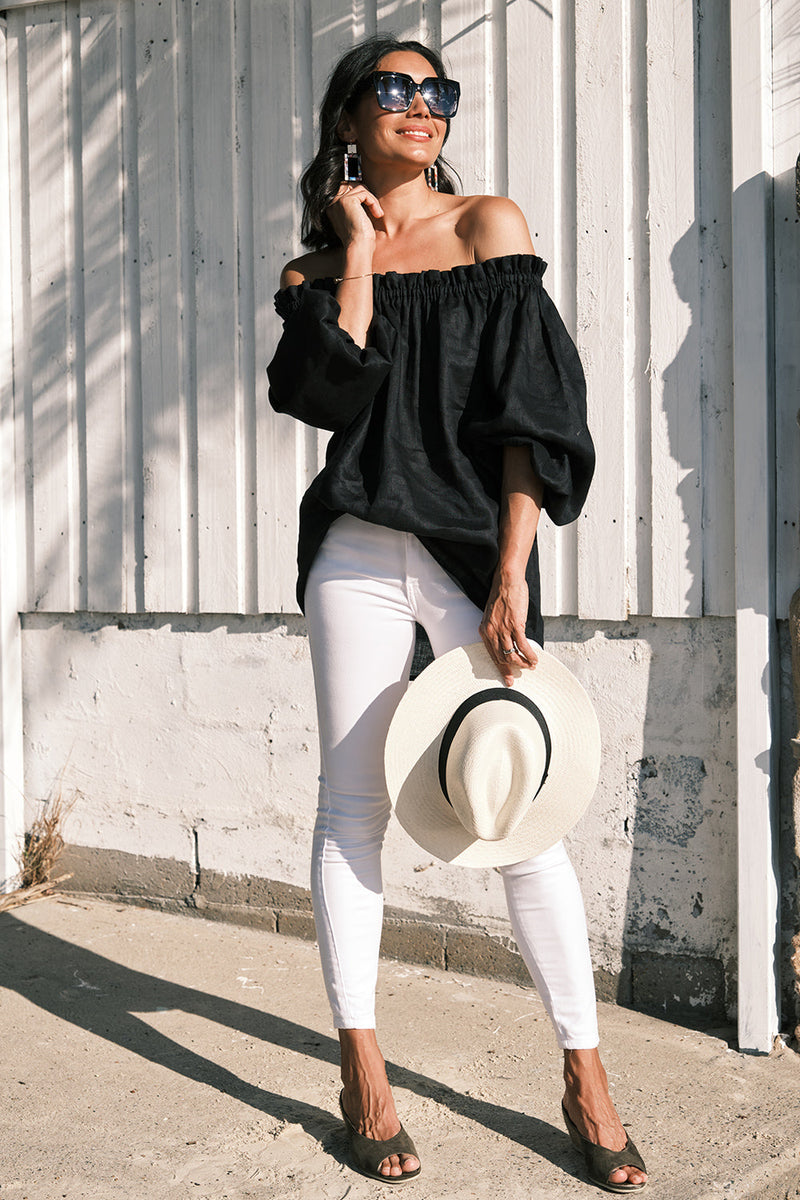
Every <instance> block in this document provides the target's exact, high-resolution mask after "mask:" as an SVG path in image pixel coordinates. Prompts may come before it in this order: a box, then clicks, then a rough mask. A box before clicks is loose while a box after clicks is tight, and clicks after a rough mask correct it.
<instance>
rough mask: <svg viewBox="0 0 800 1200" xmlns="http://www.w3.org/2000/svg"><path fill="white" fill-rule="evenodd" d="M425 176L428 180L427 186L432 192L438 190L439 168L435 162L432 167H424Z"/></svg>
mask: <svg viewBox="0 0 800 1200" xmlns="http://www.w3.org/2000/svg"><path fill="white" fill-rule="evenodd" d="M425 178H426V179H427V181H428V187H429V188H433V190H434V192H438V190H439V168H438V167H437V165H436V163H434V164H433V166H432V167H426V168H425Z"/></svg>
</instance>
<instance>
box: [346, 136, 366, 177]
mask: <svg viewBox="0 0 800 1200" xmlns="http://www.w3.org/2000/svg"><path fill="white" fill-rule="evenodd" d="M362 179H363V175H362V174H361V155H360V154H359V153H358V146H356V144H355V142H348V143H347V149H346V150H345V154H344V181H345V183H361V180H362Z"/></svg>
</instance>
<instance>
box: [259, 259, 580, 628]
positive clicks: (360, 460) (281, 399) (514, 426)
mask: <svg viewBox="0 0 800 1200" xmlns="http://www.w3.org/2000/svg"><path fill="white" fill-rule="evenodd" d="M545 267H546V264H545V263H544V262H543V261H542V259H540V258H538V257H537V256H536V255H531V254H513V255H505V256H503V257H500V258H491V259H487V260H486V261H485V262H482V263H475V264H472V265H469V266H460V267H453V268H452V269H451V270H449V271H421V272H417V273H413V274H398V273H397V272H394V271H390V272H388V273H387V274H386V275H376V276H375V277H374V280H373V299H374V316H373V320H372V325H371V333H370V342H371V344H370V345H369V346H367V347H366V349H361V348H360V347H359V346H357V345H356V343H355V342H354V341H353V339H352V338H351V337H350V335H349V334H348V333H346V332H345V331H344V330H343V329H341V328H340V326H339V324H338V315H339V305H338V303H337V301H336V299H335V296H334V294H333V293H334V291H335V288H336V284H335V283H334V281H333V280H332V279H317V280H314V281H313V282H312V283H302V284H299V285H293V286H292V287H288V288H285V289H284V290H282V291H280V292H278V293H277V295H276V296H275V307H276V309H277V311H278V314H279V315H280V316H281V317H282V318H283V321H284V328H283V335H282V337H281V340H280V342H279V344H278V347H277V350H276V351H275V356H274V358H273V359H272V362H271V363H270V365H269V367H268V368H267V373H268V375H269V383H270V390H269V399H270V403H271V404H272V406H273V408H275V409H276V410H277V411H278V412H285V413H290V414H291V415H292V416H294V417H297V418H298V419H299V420H301V421H304V422H306V424H308V425H314V426H317V427H319V428H322V429H330V430H333V437H332V438H331V440H330V443H329V446H328V452H327V458H326V463H325V467H324V468H323V470H322V471H321V472H320V474H319V475H318V476H317V477H316V479H315V480H314V482H313V483H312V484H311V486H310V488H309V489H308V491H307V492H306V494H305V496H304V497H303V500H302V503H301V506H300V538H299V548H298V567H299V578H298V583H297V598H298V602H299V604H300V608H301V609H302V608H303V599H304V593H305V585H306V580H307V578H308V572H309V570H310V568H311V564H312V563H313V561H314V557H315V555H316V553H317V550H318V549H319V547H320V545H321V544H322V541H323V539H324V537H325V534H326V532H327V530H328V528H329V526H330V525H331V524H332V522H333V521H335V520H336V518H337V517H339V516H341V515H342V514H344V513H350V514H351V515H352V516H356V517H360V518H361V519H362V520H364V521H371V522H373V523H374V524H377V525H384V526H388V527H389V528H391V529H399V530H404V531H407V532H410V533H413V534H415V535H416V536H417V537H418V538H419V540H420V541H421V542H422V544H423V545H424V546H425V547H426V548H427V550H428V551H429V552H430V553H431V554H432V555H433V557H434V558H435V559H436V561H437V562H438V563H439V565H440V566H441V567H442V568H443V569H444V570H445V571H446V572H447V574H448V575H450V577H451V578H452V579H454V580H455V581H456V583H458V584H459V586H460V587H461V589H462V590H463V591H464V592H465V593H466V595H467V596H468V597H469V599H470V600H472V601H473V603H474V604H476V605H477V606H478V608H480V609H481V610H483V608H484V606H485V604H486V601H487V599H488V596H489V591H490V588H491V582H492V576H493V574H494V570H495V567H496V565H497V560H498V531H499V529H498V516H499V506H500V498H501V486H502V474H503V470H502V468H503V455H502V449H503V446H504V445H512V446H529V447H530V456H531V464H532V466H533V469H534V471H535V472H536V474H537V476H538V477H539V479H540V480H541V481H542V484H543V485H544V499H543V506H544V508H545V509H546V510H547V512H548V513H549V515H550V517H551V518H552V520H553V521H554V522H555V523H556V524H557V525H565V524H567V523H568V522H569V521H573V520H574V519H575V518H576V517H577V516H578V513H579V512H580V510H581V508H582V506H583V503H584V501H585V499H586V494H587V492H588V490H589V484H590V482H591V479H592V473H593V471H594V447H593V445H592V439H591V436H590V434H589V430H588V428H587V425H586V387H585V382H584V376H583V370H582V368H581V364H580V360H579V358H578V353H577V350H576V349H575V346H574V345H573V342H572V340H571V338H570V336H569V334H568V333H567V331H566V329H565V328H564V325H563V322H562V321H561V318H560V316H559V315H558V312H557V311H556V308H555V306H554V304H553V302H552V300H551V299H550V297H549V296H548V295H547V293H546V292H545V290H544V288H543V287H542V275H543V273H544V271H545ZM526 578H527V582H528V587H529V595H530V602H529V610H528V636H530V637H534V638H535V639H536V640H537V641H538V642H540V643H541V641H542V635H543V625H542V618H541V600H540V587H539V567H538V554H537V549H536V543H535V542H534V547H533V551H532V553H531V557H530V561H529V563H528V569H527V572H526ZM476 637H477V631H476Z"/></svg>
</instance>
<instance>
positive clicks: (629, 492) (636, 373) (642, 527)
mask: <svg viewBox="0 0 800 1200" xmlns="http://www.w3.org/2000/svg"><path fill="white" fill-rule="evenodd" d="M623 21H624V36H623V47H624V59H623V91H624V96H625V123H624V127H623V142H622V152H623V204H624V209H625V266H624V270H625V312H626V316H625V342H624V346H623V360H624V365H623V371H624V394H625V405H626V440H625V447H624V453H625V495H626V512H625V546H626V551H625V555H626V570H627V587H628V606H629V609H630V610H631V611H632V612H637V613H649V612H650V611H651V609H652V603H653V585H652V572H653V549H652V534H653V511H652V491H651V471H652V458H651V453H650V450H651V441H652V437H651V430H652V420H651V404H652V397H651V386H650V379H651V367H650V352H651V343H650V328H651V321H652V309H651V303H650V228H649V219H650V169H649V153H648V147H649V116H650V110H649V105H648V101H647V87H648V62H649V60H648V53H647V35H648V28H647V9H646V6H644V5H642V4H641V3H639V0H625V5H624V8H623Z"/></svg>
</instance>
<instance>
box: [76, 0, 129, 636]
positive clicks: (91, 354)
mask: <svg viewBox="0 0 800 1200" xmlns="http://www.w3.org/2000/svg"><path fill="white" fill-rule="evenodd" d="M83 13H84V14H86V15H84V16H83V18H82V22H81V24H82V28H81V31H80V59H81V81H82V85H81V129H82V146H81V151H82V157H81V161H82V175H83V190H84V194H85V196H86V201H85V203H84V206H83V287H84V302H85V308H86V335H85V336H86V341H85V352H84V354H85V367H86V384H85V396H86V430H85V437H86V507H87V526H86V528H87V564H86V565H87V581H86V596H87V604H86V607H88V608H90V609H94V610H99V611H101V612H103V611H104V612H112V613H113V612H124V611H125V610H126V608H127V605H128V600H127V586H126V576H127V573H128V570H129V558H130V544H131V540H132V514H131V513H130V511H129V510H128V506H127V504H126V482H127V476H128V469H129V465H130V464H129V463H128V462H127V459H126V428H125V397H126V386H125V346H124V339H123V269H124V250H123V232H122V154H121V150H122V145H121V136H122V131H121V121H120V117H121V108H120V94H121V80H120V69H119V66H120V64H119V42H120V38H119V28H118V25H117V17H116V13H115V12H114V10H113V8H112V9H111V11H109V10H108V6H107V5H105V6H103V7H101V6H98V5H95V6H91V7H90V6H88V5H84V7H83Z"/></svg>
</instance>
